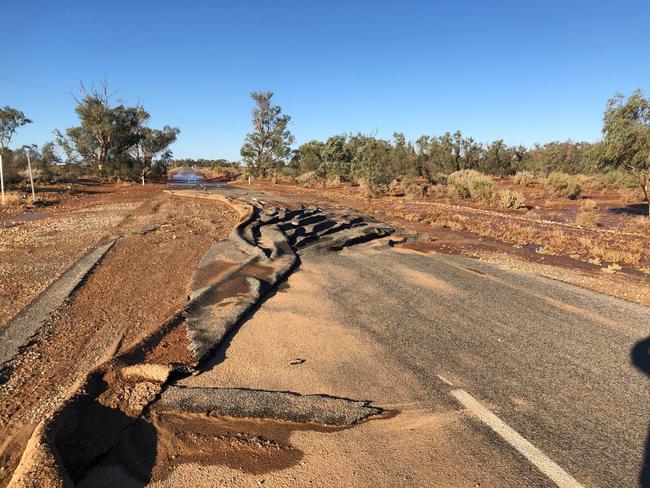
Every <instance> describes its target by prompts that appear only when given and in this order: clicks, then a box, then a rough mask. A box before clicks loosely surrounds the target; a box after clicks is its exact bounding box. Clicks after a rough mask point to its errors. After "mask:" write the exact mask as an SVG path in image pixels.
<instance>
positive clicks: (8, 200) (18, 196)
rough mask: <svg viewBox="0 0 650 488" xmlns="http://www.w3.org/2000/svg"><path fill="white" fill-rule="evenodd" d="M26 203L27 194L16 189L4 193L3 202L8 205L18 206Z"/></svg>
mask: <svg viewBox="0 0 650 488" xmlns="http://www.w3.org/2000/svg"><path fill="white" fill-rule="evenodd" d="M23 203H27V196H26V195H25V194H23V193H21V192H18V191H9V192H6V193H5V200H4V204H5V205H6V206H8V207H18V206H20V205H22V204H23Z"/></svg>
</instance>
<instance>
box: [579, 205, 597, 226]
mask: <svg viewBox="0 0 650 488" xmlns="http://www.w3.org/2000/svg"><path fill="white" fill-rule="evenodd" d="M576 224H578V225H581V226H583V227H597V226H598V214H596V212H594V211H593V210H584V209H581V210H580V211H579V212H578V213H577V214H576Z"/></svg>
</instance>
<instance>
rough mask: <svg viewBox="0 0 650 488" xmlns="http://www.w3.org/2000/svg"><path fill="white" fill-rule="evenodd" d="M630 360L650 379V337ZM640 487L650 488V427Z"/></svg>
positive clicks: (636, 347) (636, 346)
mask: <svg viewBox="0 0 650 488" xmlns="http://www.w3.org/2000/svg"><path fill="white" fill-rule="evenodd" d="M630 358H631V359H632V364H634V366H636V367H637V368H638V369H640V370H641V371H643V372H644V373H645V374H646V375H647V376H648V377H650V337H647V338H645V339H644V340H642V341H639V342H637V343H636V344H635V345H634V347H633V348H632V351H630ZM639 485H640V486H641V487H642V488H650V425H649V426H648V436H647V438H646V446H645V454H644V456H643V466H642V468H641V473H640V474H639Z"/></svg>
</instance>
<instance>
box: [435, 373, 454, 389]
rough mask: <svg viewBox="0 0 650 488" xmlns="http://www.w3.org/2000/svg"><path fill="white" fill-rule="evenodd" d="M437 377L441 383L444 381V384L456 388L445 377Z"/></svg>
mask: <svg viewBox="0 0 650 488" xmlns="http://www.w3.org/2000/svg"><path fill="white" fill-rule="evenodd" d="M436 376H437V377H438V379H439V380H440V381H442V382H443V383H447V384H448V385H449V386H454V384H453V383H452V382H451V381H449V380H448V379H447V378H445V377H444V376H441V375H439V374H437V375H436Z"/></svg>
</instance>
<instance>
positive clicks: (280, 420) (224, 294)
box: [10, 187, 650, 487]
mask: <svg viewBox="0 0 650 488" xmlns="http://www.w3.org/2000/svg"><path fill="white" fill-rule="evenodd" d="M177 194H180V195H186V196H191V197H195V198H221V199H223V198H224V197H226V198H230V199H232V200H231V201H232V202H233V204H234V205H236V206H238V207H239V208H240V214H241V221H240V225H239V226H238V227H237V228H236V229H235V231H233V232H232V233H231V234H230V236H229V237H228V239H226V240H223V241H219V242H215V243H214V244H213V245H212V246H211V247H210V248H209V249H208V251H207V252H206V253H205V255H204V256H203V258H202V259H201V260H200V262H199V264H198V267H197V270H196V273H195V275H194V279H193V280H192V283H191V287H190V290H189V293H188V303H187V306H186V307H185V308H184V309H183V310H182V311H180V312H179V313H178V314H177V315H176V316H174V317H171V318H170V319H169V320H168V321H167V322H166V323H165V324H162V325H161V327H160V330H159V331H158V332H155V333H153V334H150V335H148V336H147V337H145V338H143V339H142V340H141V341H140V342H139V343H137V344H135V345H134V346H132V347H130V348H129V349H127V350H124V351H120V353H119V354H118V355H117V356H115V357H114V358H112V359H111V360H110V361H109V362H107V363H105V364H104V365H102V366H100V367H98V368H97V369H96V370H94V371H93V372H91V374H90V375H89V376H88V378H87V379H86V381H85V382H84V384H83V385H82V387H81V388H80V389H79V390H78V391H77V393H76V394H75V395H74V396H73V397H71V398H70V400H69V401H68V402H66V404H65V405H63V406H62V407H61V408H60V409H59V410H58V411H57V412H55V413H54V414H53V415H52V416H51V417H50V418H48V419H47V420H46V421H45V422H43V423H41V424H40V425H39V426H37V427H36V429H35V431H34V433H33V434H32V437H31V439H30V442H29V443H28V446H27V449H26V451H25V454H24V456H23V459H22V460H21V463H20V465H19V467H18V469H16V472H15V473H14V477H13V479H12V482H11V485H10V486H24V485H56V484H60V483H63V482H66V483H71V484H76V485H78V486H116V485H119V486H157V487H164V486H170V487H171V486H206V487H207V486H214V484H215V482H220V483H223V484H228V485H232V486H251V485H252V486H255V485H260V484H265V483H267V484H269V485H270V486H296V485H307V484H311V485H316V486H349V485H351V484H354V485H356V486H396V485H399V486H431V485H435V486H477V485H480V486H638V485H639V479H640V476H643V475H640V474H639V473H640V472H641V471H642V470H643V468H644V463H647V459H646V460H645V461H644V452H645V449H646V443H647V442H648V441H647V440H646V434H647V425H648V423H647V420H648V419H647V405H648V404H650V392H649V390H648V388H647V377H646V376H645V374H644V373H643V372H642V371H640V370H639V369H638V368H636V367H635V366H634V365H633V364H632V363H631V362H630V359H629V358H630V356H629V355H630V351H631V350H633V349H634V348H635V345H637V344H638V343H641V341H643V339H645V338H646V337H647V336H648V334H650V325H649V324H650V313H649V312H648V309H647V308H645V307H641V306H637V305H632V304H630V303H628V302H624V301H622V300H618V299H614V298H611V297H607V296H604V295H600V294H598V293H594V292H591V291H587V290H584V289H580V288H576V287H573V286H570V285H566V284H563V283H560V282H556V281H552V280H548V279H543V278H539V277H536V276H532V275H527V274H522V273H515V272H512V271H508V270H505V269H502V268H499V267H497V266H494V265H488V264H485V263H481V262H478V261H476V260H471V259H467V258H462V257H457V256H443V255H437V254H425V253H422V252H418V251H415V250H413V249H411V248H409V247H408V246H401V245H400V242H401V241H402V239H400V237H399V236H395V235H394V229H392V228H390V227H389V226H387V225H385V224H382V223H381V222H377V221H375V220H373V219H371V218H368V217H367V216H364V215H358V214H356V213H353V212H349V211H344V210H331V209H323V208H319V207H309V208H306V207H304V206H303V205H300V204H298V203H295V202H292V201H290V200H283V199H281V198H278V197H274V196H272V195H265V194H261V193H256V192H249V191H247V190H244V189H237V188H229V187H225V188H218V189H211V190H210V191H187V192H177ZM280 284H283V286H282V287H279V285H280ZM179 334H180V335H181V336H182V337H184V338H185V339H184V340H179ZM296 358H300V359H299V360H298V361H296ZM467 399H469V400H467ZM465 400H467V401H465ZM494 419H496V421H495V420H494ZM369 420H370V421H369ZM495 425H496V426H497V427H495ZM333 468H334V469H333ZM641 483H643V481H642V482H641Z"/></svg>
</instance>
